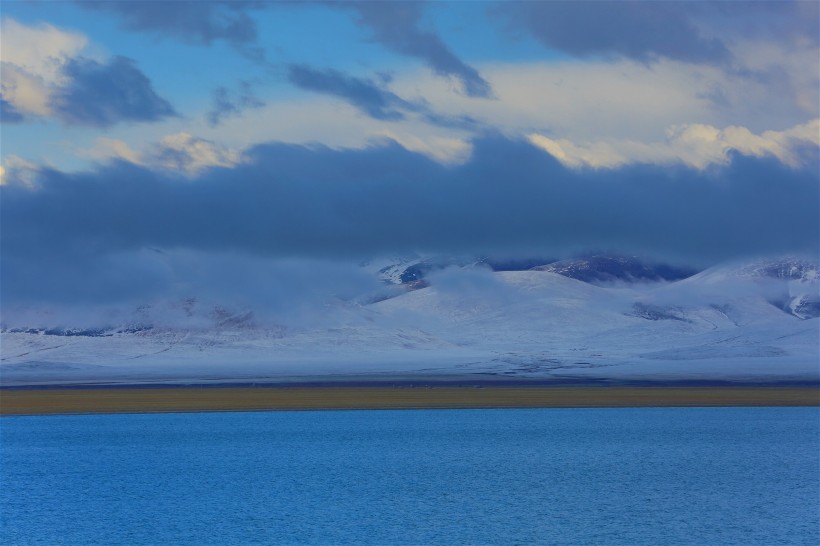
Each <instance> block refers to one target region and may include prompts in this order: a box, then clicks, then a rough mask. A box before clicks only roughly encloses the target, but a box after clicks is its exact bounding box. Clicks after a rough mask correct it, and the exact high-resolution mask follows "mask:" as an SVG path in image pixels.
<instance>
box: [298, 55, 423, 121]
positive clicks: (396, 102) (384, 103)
mask: <svg viewBox="0 0 820 546" xmlns="http://www.w3.org/2000/svg"><path fill="white" fill-rule="evenodd" d="M288 80H290V82H291V83H292V84H294V85H296V86H297V87H299V88H301V89H305V90H307V91H314V92H316V93H324V94H327V95H333V96H336V97H339V98H341V99H343V100H345V101H346V102H349V103H350V104H352V105H353V106H355V107H356V108H357V109H359V110H361V111H362V112H364V113H365V114H367V115H368V116H370V117H372V118H375V119H383V120H396V119H403V118H404V114H402V112H401V110H407V109H413V105H411V104H410V103H409V102H407V101H405V100H404V99H402V98H401V97H399V96H398V95H396V94H395V93H392V92H390V91H388V90H386V89H383V88H382V87H380V86H379V85H377V84H376V83H375V82H373V81H371V80H367V79H363V78H356V77H353V76H349V75H347V74H345V73H343V72H340V71H338V70H333V69H325V70H317V69H314V68H311V67H309V66H306V65H297V64H292V65H290V66H289V67H288Z"/></svg>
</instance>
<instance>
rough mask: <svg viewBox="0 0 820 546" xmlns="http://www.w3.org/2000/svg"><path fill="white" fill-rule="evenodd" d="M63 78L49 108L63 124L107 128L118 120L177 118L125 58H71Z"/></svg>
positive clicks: (171, 108)
mask: <svg viewBox="0 0 820 546" xmlns="http://www.w3.org/2000/svg"><path fill="white" fill-rule="evenodd" d="M63 75H64V76H66V77H67V78H68V82H69V83H68V84H66V85H65V86H63V87H60V88H59V89H58V90H57V91H56V92H55V93H54V95H53V96H52V99H51V107H52V110H53V111H54V114H55V115H56V116H57V117H58V118H60V119H61V120H62V121H64V122H66V123H69V124H77V125H91V126H95V127H108V126H111V125H114V124H115V123H118V122H121V121H159V120H161V119H164V118H167V117H170V116H175V115H177V114H176V112H175V111H174V109H173V107H172V106H171V105H170V104H169V103H168V101H166V100H165V99H163V98H162V97H160V96H159V95H157V93H156V92H155V91H154V88H153V86H152V85H151V81H150V80H149V79H148V78H147V77H146V76H145V74H143V73H142V72H140V70H139V69H138V68H137V67H136V64H135V63H134V61H133V60H131V59H128V58H126V57H113V58H112V59H111V60H109V61H108V62H107V63H99V62H97V61H94V60H92V59H85V58H76V59H71V60H69V61H68V62H67V63H66V65H65V66H64V67H63Z"/></svg>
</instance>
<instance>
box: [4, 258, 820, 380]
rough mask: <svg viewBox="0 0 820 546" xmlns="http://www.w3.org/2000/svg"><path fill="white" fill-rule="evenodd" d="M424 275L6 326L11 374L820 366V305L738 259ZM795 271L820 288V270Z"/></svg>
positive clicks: (545, 372) (782, 369)
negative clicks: (616, 275) (129, 321)
mask: <svg viewBox="0 0 820 546" xmlns="http://www.w3.org/2000/svg"><path fill="white" fill-rule="evenodd" d="M429 280H430V283H431V286H429V287H426V288H422V289H419V290H415V291H411V292H402V293H400V294H399V295H397V296H396V297H391V298H388V299H384V300H381V301H376V302H374V303H369V304H358V303H354V302H344V301H337V302H334V303H333V304H330V305H328V306H326V307H325V308H324V309H323V310H322V316H321V318H320V319H319V318H317V319H316V320H313V321H311V320H302V321H299V322H296V323H294V324H290V325H288V324H282V325H272V324H261V323H259V324H257V323H255V322H254V321H253V320H251V319H247V320H242V321H231V320H223V321H222V322H214V321H213V320H211V322H210V323H208V322H207V321H204V322H203V321H199V322H196V321H195V322H194V324H196V326H195V327H194V326H188V327H185V328H179V327H176V328H175V327H171V326H166V327H154V328H151V329H146V330H132V331H127V332H126V331H119V332H109V333H108V334H106V335H104V336H84V335H74V336H66V335H47V334H45V333H27V332H12V331H8V330H6V331H4V332H3V333H2V345H1V346H0V355H1V356H2V363H1V364H0V381H2V383H3V384H6V385H12V384H23V383H35V382H71V381H76V382H89V381H101V382H110V381H115V382H116V381H170V380H180V381H182V380H185V381H187V380H225V381H227V380H233V381H246V380H247V381H255V380H266V379H276V378H280V379H281V378H284V377H293V376H299V377H320V376H327V375H344V376H347V377H355V376H357V374H367V375H368V376H373V375H379V374H383V375H385V376H391V377H392V376H396V375H412V376H417V375H419V374H423V375H442V376H449V375H460V376H463V375H472V374H476V375H474V376H475V377H485V378H491V377H499V378H500V377H519V378H556V379H571V378H595V379H614V380H618V379H630V378H631V379H666V380H670V379H707V380H714V379H733V380H753V381H754V380H760V381H766V380H773V379H776V380H812V381H816V380H818V379H820V369H819V368H820V355H818V344H819V341H820V335H819V334H818V324H820V320H818V319H817V318H811V319H806V320H801V318H799V317H797V316H794V315H792V314H789V313H788V312H784V310H783V309H780V308H778V307H776V306H775V305H772V304H771V302H770V299H769V296H770V292H771V290H780V289H782V288H783V286H788V283H790V282H794V281H792V280H786V279H778V280H776V281H774V282H775V284H776V285H777V286H775V287H774V289H773V288H772V286H769V285H768V284H765V285H761V284H760V283H759V282H757V281H756V280H755V279H751V280H749V279H745V278H744V277H743V275H738V274H737V268H735V269H732V268H722V269H721V268H716V269H713V270H710V271H707V272H704V273H701V274H699V275H695V276H694V277H691V278H689V279H685V280H682V281H678V282H671V283H651V284H632V285H629V284H624V285H618V286H608V287H603V286H595V285H592V284H588V283H585V282H581V281H579V280H575V279H572V278H568V277H565V276H561V275H558V274H555V273H550V272H544V271H510V272H496V273H493V272H490V271H487V270H481V269H477V270H464V269H460V268H453V269H448V270H443V271H439V272H434V273H431V274H430V277H429ZM800 282H803V283H806V284H805V285H801V286H802V289H803V290H804V291H805V290H806V289H811V288H812V287H813V288H814V289H816V282H817V281H816V280H809V281H803V280H801V281H800ZM209 316H211V317H212V315H209ZM242 316H245V315H242Z"/></svg>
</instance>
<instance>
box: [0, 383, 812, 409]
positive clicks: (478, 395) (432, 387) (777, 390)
mask: <svg viewBox="0 0 820 546" xmlns="http://www.w3.org/2000/svg"><path fill="white" fill-rule="evenodd" d="M473 383H475V382H473ZM756 406H760V407H779V406H782V407H785V406H804V407H820V388H819V387H818V386H816V385H814V386H783V385H772V386H759V385H756V386H747V385H744V386H680V385H678V386H675V385H669V386H657V385H655V386H600V385H597V386H595V385H593V386H590V385H582V386H578V385H575V386H567V385H553V386H544V385H528V384H518V385H510V384H504V385H498V384H495V385H480V384H470V385H457V386H453V385H449V384H435V383H432V382H428V384H425V383H424V382H414V383H413V384H398V385H392V386H382V385H364V386H363V385H350V384H347V385H340V384H337V385H332V386H303V385H302V386H296V385H282V384H277V385H269V386H226V385H191V386H179V385H171V386H169V385H163V386H157V385H148V386H138V387H137V386H134V385H130V386H127V385H120V386H115V387H111V386H94V387H92V388H89V387H88V386H83V387H79V386H78V387H71V388H65V387H64V386H63V387H49V388H40V387H26V388H19V387H18V388H3V389H0V416H22V415H63V414H98V413H184V412H222V411H300V410H301V411H305V410H307V411H309V410H375V409H486V408H629V407H756Z"/></svg>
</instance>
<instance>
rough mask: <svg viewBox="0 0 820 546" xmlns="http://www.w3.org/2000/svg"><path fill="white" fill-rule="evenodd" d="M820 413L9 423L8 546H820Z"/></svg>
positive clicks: (349, 414)
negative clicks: (303, 545)
mask: <svg viewBox="0 0 820 546" xmlns="http://www.w3.org/2000/svg"><path fill="white" fill-rule="evenodd" d="M818 446H820V410H818V408H637V409H534V410H533V409H515V410H510V409H507V410H414V411H324V412H317V411H303V412H258V413H190V414H129V415H77V416H43V417H5V418H3V419H1V420H0V450H1V451H2V453H1V454H2V467H1V469H2V470H1V471H2V488H1V489H0V518H2V519H1V520H0V525H2V528H1V530H0V538H1V539H2V542H3V543H4V544H82V545H87V544H106V545H113V544H255V543H265V544H298V543H308V544H458V543H469V544H607V545H614V544H767V545H770V544H772V545H773V544H817V543H820V516H819V514H820V447H818Z"/></svg>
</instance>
